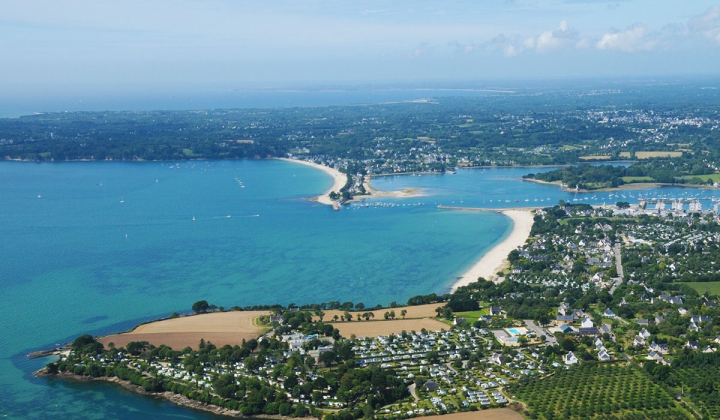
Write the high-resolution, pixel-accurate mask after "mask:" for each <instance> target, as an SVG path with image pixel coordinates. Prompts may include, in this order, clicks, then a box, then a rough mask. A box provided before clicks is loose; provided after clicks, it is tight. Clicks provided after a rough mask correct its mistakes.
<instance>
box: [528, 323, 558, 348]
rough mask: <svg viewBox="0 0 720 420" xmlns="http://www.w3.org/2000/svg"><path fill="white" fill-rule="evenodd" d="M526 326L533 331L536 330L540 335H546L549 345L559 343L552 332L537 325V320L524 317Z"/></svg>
mask: <svg viewBox="0 0 720 420" xmlns="http://www.w3.org/2000/svg"><path fill="white" fill-rule="evenodd" d="M523 321H524V322H525V326H526V327H527V328H528V329H529V330H532V331H535V334H537V336H538V337H540V336H541V335H544V336H545V342H546V343H547V344H548V345H551V346H554V345H555V344H557V340H556V339H555V336H554V335H552V334H550V332H549V331H548V330H546V329H543V328H540V327H538V326H537V325H535V322H534V321H533V320H532V319H524V320H523Z"/></svg>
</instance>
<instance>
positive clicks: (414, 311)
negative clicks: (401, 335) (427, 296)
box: [313, 303, 445, 322]
mask: <svg viewBox="0 0 720 420" xmlns="http://www.w3.org/2000/svg"><path fill="white" fill-rule="evenodd" d="M444 305H445V304H444V303H431V304H429V305H418V306H404V307H402V308H387V309H380V310H377V311H369V310H368V311H350V313H351V314H352V316H353V319H357V317H358V315H359V314H363V313H365V312H372V313H373V314H374V315H375V317H374V318H370V320H371V321H372V320H375V321H377V320H384V319H385V312H390V311H395V318H396V319H397V318H402V316H401V315H400V312H402V311H403V310H406V311H407V314H405V318H407V319H410V318H428V317H434V316H437V312H435V308H437V307H438V306H444ZM324 312H325V316H324V317H323V320H324V321H332V320H333V318H334V317H335V315H337V317H338V319H340V317H341V316H343V315H345V311H339V310H334V309H333V310H327V311H324ZM318 319H319V318H318V317H317V316H315V317H313V320H314V321H317V320H318ZM363 322H364V321H363Z"/></svg>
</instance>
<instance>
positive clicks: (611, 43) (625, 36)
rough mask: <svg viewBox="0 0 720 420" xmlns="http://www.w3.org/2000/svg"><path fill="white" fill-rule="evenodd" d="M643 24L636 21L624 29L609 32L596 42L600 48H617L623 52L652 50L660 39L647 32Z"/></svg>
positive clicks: (616, 49) (596, 45)
mask: <svg viewBox="0 0 720 420" xmlns="http://www.w3.org/2000/svg"><path fill="white" fill-rule="evenodd" d="M647 32H648V31H647V28H646V27H645V25H643V24H639V23H636V24H635V25H632V26H630V27H629V28H627V29H626V30H624V31H613V32H608V33H606V34H605V35H603V36H602V38H600V41H598V42H597V43H596V44H595V47H597V49H599V50H615V51H622V52H636V51H651V50H653V49H654V48H655V47H656V46H657V44H658V41H657V39H655V37H654V36H652V35H650V34H648V33H647Z"/></svg>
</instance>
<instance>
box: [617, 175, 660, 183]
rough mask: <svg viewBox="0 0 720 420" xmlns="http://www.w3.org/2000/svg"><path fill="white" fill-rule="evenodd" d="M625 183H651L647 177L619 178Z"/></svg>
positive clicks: (650, 179)
mask: <svg viewBox="0 0 720 420" xmlns="http://www.w3.org/2000/svg"><path fill="white" fill-rule="evenodd" d="M621 179H622V180H623V181H625V182H652V180H653V179H652V178H650V177H649V176H624V177H622V178H621Z"/></svg>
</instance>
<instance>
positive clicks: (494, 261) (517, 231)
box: [451, 210, 534, 293]
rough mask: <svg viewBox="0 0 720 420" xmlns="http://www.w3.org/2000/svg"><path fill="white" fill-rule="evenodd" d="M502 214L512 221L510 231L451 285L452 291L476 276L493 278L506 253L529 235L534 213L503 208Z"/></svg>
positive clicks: (472, 280) (521, 243) (505, 257)
mask: <svg viewBox="0 0 720 420" xmlns="http://www.w3.org/2000/svg"><path fill="white" fill-rule="evenodd" d="M501 213H502V214H504V215H505V216H507V217H509V218H510V219H512V221H513V229H512V232H510V234H509V235H508V236H507V237H506V238H505V240H503V241H502V242H500V243H499V244H497V245H495V246H494V247H493V248H492V249H491V250H490V251H488V252H487V253H486V254H485V255H483V256H482V258H480V260H479V261H478V262H477V263H475V265H473V266H472V267H471V268H470V269H469V270H468V271H466V272H465V273H464V274H463V275H462V277H460V279H459V280H458V281H457V282H455V284H453V285H452V288H451V292H452V293H454V292H455V291H456V290H457V289H458V288H459V287H462V286H467V285H468V284H470V283H474V282H476V281H477V279H478V277H483V278H485V280H494V279H495V277H497V276H496V274H495V273H496V272H497V271H498V269H499V268H500V267H502V266H503V264H504V263H505V261H506V259H507V256H508V254H509V253H510V251H512V250H513V249H515V248H517V247H518V246H522V245H523V244H524V243H525V241H526V240H527V239H528V238H529V237H530V230H531V229H532V225H533V218H534V215H533V213H532V212H531V211H528V210H503V211H501Z"/></svg>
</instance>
